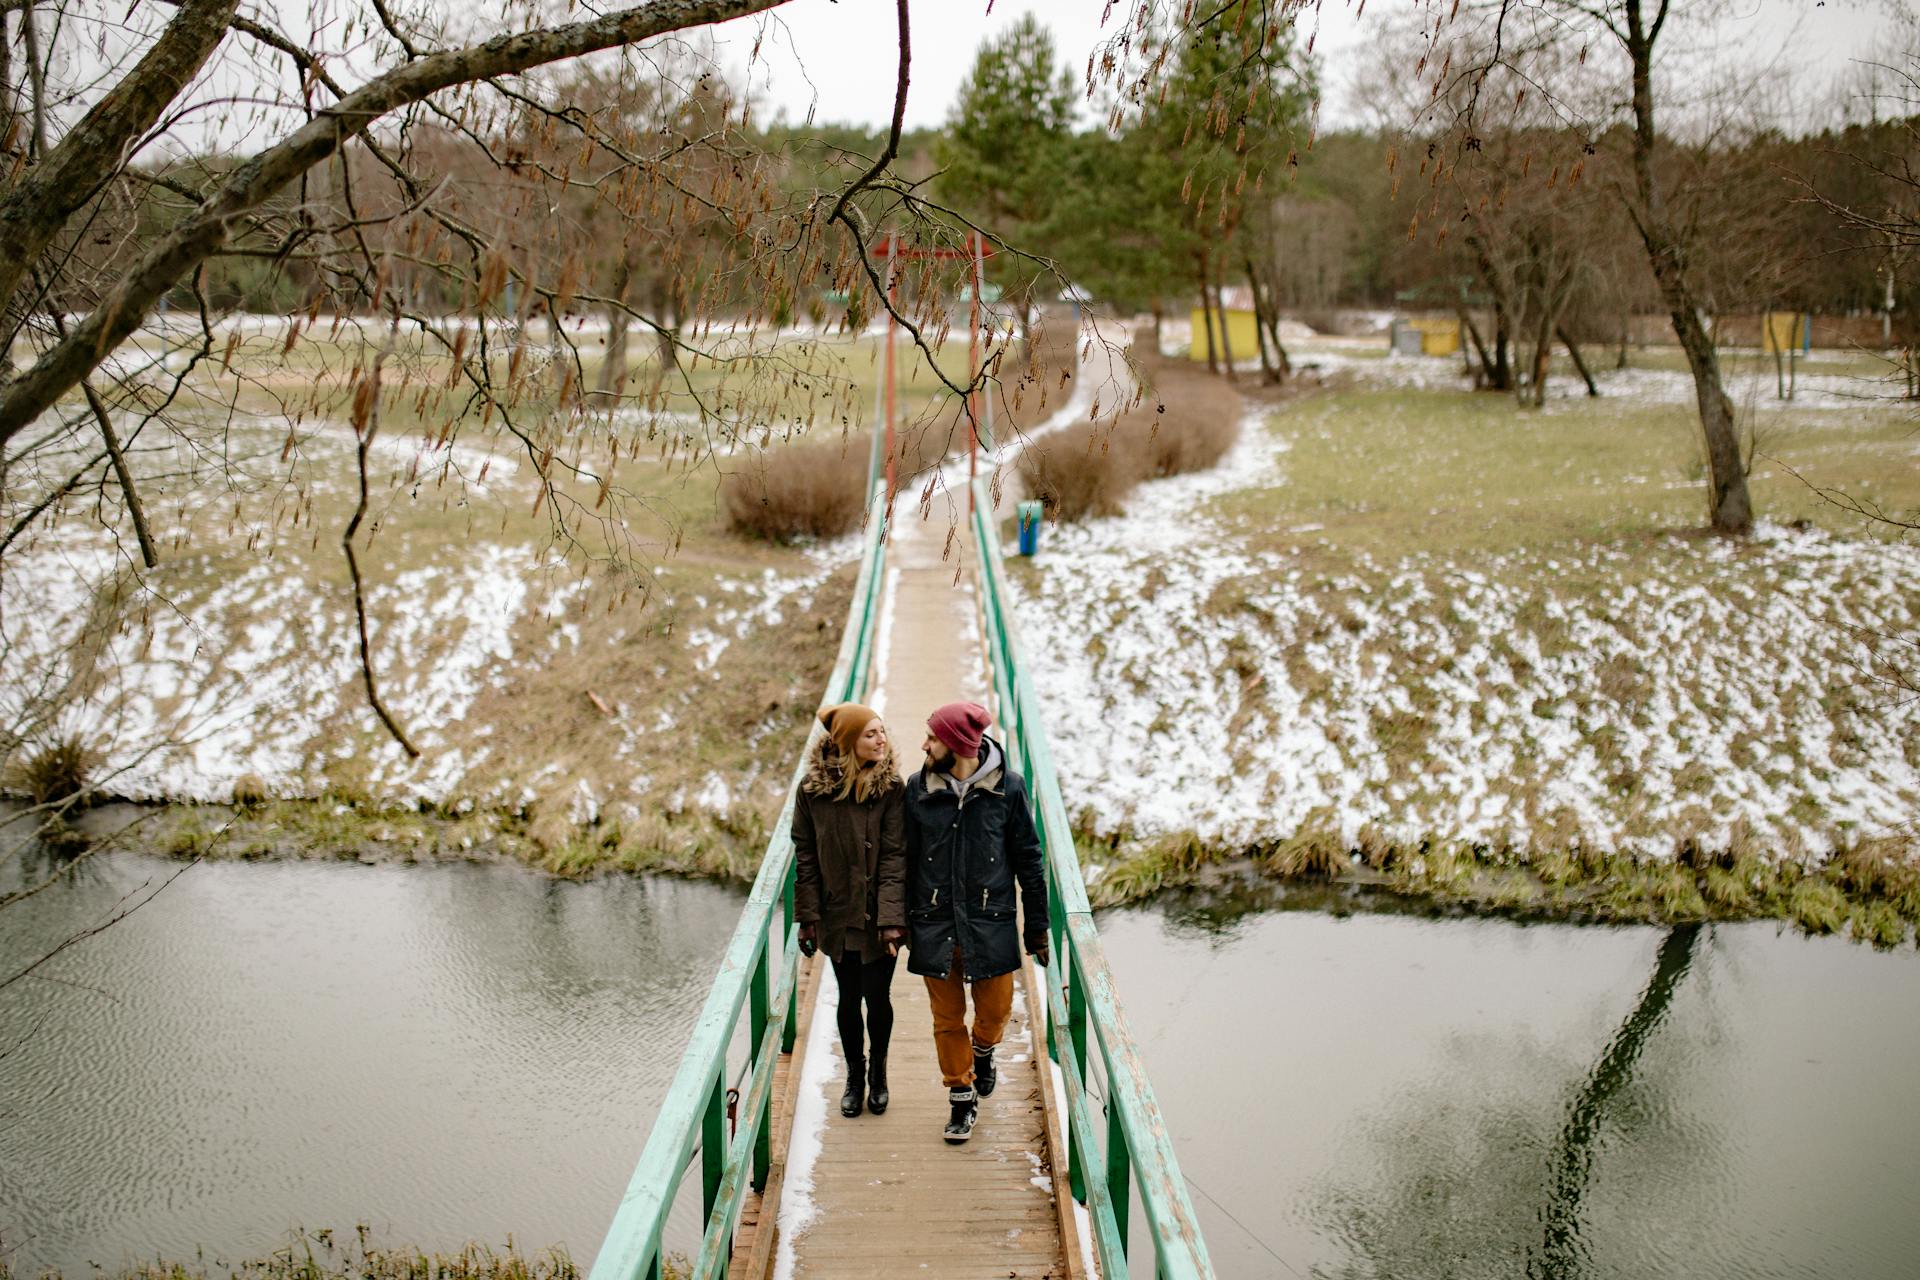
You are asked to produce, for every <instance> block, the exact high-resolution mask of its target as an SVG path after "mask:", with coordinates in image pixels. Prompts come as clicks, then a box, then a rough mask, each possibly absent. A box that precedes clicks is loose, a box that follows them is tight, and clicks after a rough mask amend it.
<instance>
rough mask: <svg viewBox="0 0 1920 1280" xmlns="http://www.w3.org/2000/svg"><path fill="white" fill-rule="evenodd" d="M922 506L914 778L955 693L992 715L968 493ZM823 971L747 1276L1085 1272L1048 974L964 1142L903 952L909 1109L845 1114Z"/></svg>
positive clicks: (906, 574)
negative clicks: (1066, 1191)
mask: <svg viewBox="0 0 1920 1280" xmlns="http://www.w3.org/2000/svg"><path fill="white" fill-rule="evenodd" d="M962 474H963V475H964V469H963V472H962ZM916 497H917V494H916V493H915V492H914V491H912V490H906V491H903V492H902V493H901V495H900V499H899V503H898V506H897V507H896V515H895V532H894V537H893V541H892V544H891V546H890V547H889V550H888V557H887V566H888V567H887V581H886V584H885V602H884V604H883V613H882V622H881V628H880V633H879V636H878V638H877V644H876V647H877V652H876V666H875V671H874V686H875V693H874V695H873V699H872V700H873V703H874V706H875V707H876V709H878V710H879V711H880V712H881V714H882V716H883V717H884V718H885V720H886V724H887V727H888V730H889V731H890V733H891V734H892V737H893V744H894V749H895V751H896V752H897V753H898V755H899V757H900V762H901V766H902V769H903V770H904V771H907V772H911V771H912V770H913V769H915V768H918V767H919V762H920V760H921V752H920V743H921V741H922V739H923V738H924V736H925V733H926V720H927V716H928V714H929V713H930V712H931V711H932V710H933V709H934V708H935V707H937V706H939V705H940V704H941V703H944V702H950V701H953V700H955V699H957V698H969V699H973V700H975V701H979V702H982V703H986V704H987V705H989V706H991V705H992V703H991V701H990V697H989V688H990V680H989V675H988V672H987V668H986V661H985V656H984V654H985V650H984V646H983V643H982V640H981V636H980V631H979V627H980V622H979V611H978V608H977V605H976V603H975V598H974V594H973V592H974V586H973V576H972V571H971V565H970V564H968V563H967V560H970V559H971V557H972V545H971V544H972V540H971V538H970V537H969V536H968V535H967V532H966V526H965V517H966V510H965V502H966V497H965V492H964V489H962V490H961V491H959V492H957V493H955V494H953V495H951V497H949V496H948V495H945V494H940V495H936V496H935V499H934V503H933V509H932V511H931V513H930V514H929V517H928V518H927V519H925V520H922V519H921V518H920V514H919V510H918V504H917V502H916V500H915V499H916ZM950 527H951V528H953V529H954V530H955V532H956V536H954V537H953V538H952V539H951V540H949V537H948V531H949V528H950ZM943 548H944V549H946V551H947V558H946V559H944V560H943V559H942V550H943ZM962 555H964V556H965V557H966V560H962V559H959V557H961V556H962ZM815 969H816V971H817V973H818V981H817V982H814V983H813V984H812V985H813V986H814V988H815V991H814V993H813V997H812V999H811V1001H810V1002H808V1003H810V1005H811V1007H806V1006H805V1005H803V1013H802V1016H803V1018H804V1019H805V1020H806V1021H805V1022H804V1023H803V1026H802V1030H801V1039H800V1040H799V1041H798V1042H797V1043H796V1045H795V1049H796V1052H795V1055H794V1056H795V1059H796V1060H798V1059H800V1058H801V1057H802V1055H803V1054H804V1055H806V1056H805V1060H804V1062H798V1063H797V1065H798V1066H799V1070H797V1071H790V1078H789V1080H787V1081H785V1082H783V1083H786V1084H787V1086H788V1088H786V1089H779V1088H777V1089H776V1097H777V1099H778V1100H777V1101H776V1103H775V1107H776V1113H777V1114H776V1117H775V1152H774V1173H773V1178H772V1180H771V1181H770V1182H769V1185H768V1188H767V1191H768V1200H769V1203H772V1202H773V1201H776V1200H777V1201H778V1203H779V1210H778V1213H777V1215H776V1214H773V1213H768V1212H767V1211H766V1209H765V1208H764V1207H763V1206H761V1205H758V1204H749V1205H748V1207H747V1214H746V1216H745V1218H744V1219H743V1223H742V1228H741V1231H740V1233H739V1236H738V1239H737V1244H736V1251H735V1254H734V1265H733V1267H732V1268H731V1274H732V1275H733V1276H734V1277H735V1280H762V1277H765V1276H767V1275H769V1274H773V1275H778V1276H781V1277H788V1276H791V1277H795V1278H800V1277H818V1278H820V1280H843V1278H846V1280H857V1278H858V1277H868V1276H872V1277H881V1276H885V1277H901V1276H912V1277H928V1278H929V1280H943V1278H952V1280H975V1278H979V1280H985V1278H986V1277H1017V1278H1019V1280H1027V1278H1028V1277H1034V1278H1038V1277H1079V1276H1084V1275H1086V1268H1085V1265H1084V1263H1083V1262H1082V1250H1081V1249H1080V1247H1079V1243H1078V1241H1077V1239H1075V1234H1076V1233H1075V1218H1074V1215H1073V1213H1072V1212H1071V1211H1070V1210H1069V1211H1065V1212H1063V1210H1062V1207H1061V1205H1060V1204H1059V1203H1057V1201H1056V1199H1055V1196H1054V1191H1053V1188H1054V1185H1055V1180H1054V1176H1053V1171H1054V1165H1055V1161H1056V1159H1060V1160H1064V1148H1063V1146H1062V1145H1061V1140H1060V1136H1059V1135H1060V1133H1061V1132H1062V1123H1061V1119H1060V1118H1059V1117H1058V1116H1056V1115H1054V1114H1053V1100H1052V1096H1051V1091H1050V1089H1049V1088H1048V1087H1047V1082H1046V1076H1045V1074H1044V1072H1045V1070H1046V1058H1045V1052H1044V1049H1043V1048H1042V1047H1041V1045H1042V1037H1041V1034H1040V1029H1039V1028H1037V1027H1034V1026H1031V1025H1030V1024H1029V1017H1030V1013H1031V1011H1034V1010H1038V1009H1040V1008H1041V1007H1042V1006H1041V1004H1040V1002H1039V999H1038V987H1037V985H1036V984H1037V976H1036V975H1035V974H1034V972H1033V967H1032V965H1031V964H1029V965H1028V966H1027V969H1028V972H1027V974H1026V975H1025V977H1026V979H1027V982H1026V984H1025V991H1024V992H1023V993H1022V994H1023V995H1025V996H1027V997H1028V998H1016V999H1015V1001H1014V1016H1013V1020H1012V1022H1011V1024H1010V1025H1009V1027H1008V1029H1007V1035H1006V1039H1005V1040H1004V1042H1003V1043H1002V1045H1001V1048H1000V1051H999V1063H1000V1083H999V1087H998V1088H997V1089H996V1090H995V1091H994V1093H993V1096H992V1097H990V1098H983V1099H981V1100H980V1118H979V1122H978V1124H977V1125H976V1127H975V1129H974V1133H973V1138H972V1139H971V1140H970V1141H969V1142H967V1143H965V1144H964V1145H960V1146H949V1145H948V1144H947V1143H946V1141H945V1140H944V1138H943V1137H942V1135H941V1128H942V1126H943V1125H944V1124H945V1123H946V1120H947V1113H948V1108H947V1098H946V1089H945V1087H944V1086H943V1085H942V1084H941V1081H940V1071H939V1068H938V1066H937V1064H936V1063H935V1060H934V1052H933V1036H932V1026H933V1020H932V1014H931V1011H930V1009H929V1006H928V1003H927V995H926V986H925V983H924V981H923V980H922V979H921V978H919V977H917V976H915V975H913V974H910V973H908V972H907V968H906V962H905V957H904V956H903V957H902V961H901V964H900V968H899V970H898V972H897V973H896V975H895V977H894V983H893V1003H894V1032H893V1043H892V1048H891V1056H890V1066H889V1071H888V1075H889V1084H890V1086H891V1091H892V1095H893V1101H892V1105H891V1106H890V1107H889V1108H888V1110H887V1113H886V1114H885V1115H883V1116H874V1115H871V1114H862V1115H860V1116H859V1117H857V1118H854V1119H848V1118H846V1117H844V1116H842V1115H841V1114H840V1107H839V1098H840V1091H841V1088H842V1086H843V1084H844V1082H845V1079H846V1074H845V1072H846V1067H845V1063H844V1061H843V1059H842V1057H841V1053H840V1045H839V1036H838V1033H837V1032H836V1031H835V1028H834V1012H835V1009H836V1007H837V1000H836V993H835V991H834V989H833V979H832V974H831V972H830V971H829V970H828V969H827V968H826V966H825V965H824V964H820V963H819V962H815ZM791 1077H797V1079H794V1078H791ZM789 1090H790V1092H789ZM1060 1181H1061V1183H1062V1185H1064V1177H1063V1178H1062V1179H1061V1180H1060ZM769 1219H776V1220H777V1228H778V1229H777V1232H769V1231H768V1230H767V1228H768V1227H770V1226H774V1225H776V1224H775V1222H770V1221H768V1220H769ZM789 1237H790V1238H789Z"/></svg>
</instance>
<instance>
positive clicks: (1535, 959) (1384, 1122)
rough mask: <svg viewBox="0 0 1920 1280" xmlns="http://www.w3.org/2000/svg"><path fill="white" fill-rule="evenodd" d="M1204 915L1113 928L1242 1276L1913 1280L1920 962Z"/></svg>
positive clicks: (1129, 985) (1230, 1258)
mask: <svg viewBox="0 0 1920 1280" xmlns="http://www.w3.org/2000/svg"><path fill="white" fill-rule="evenodd" d="M1199 896H1200V895H1192V896H1190V897H1189V899H1188V900H1187V901H1184V902H1181V903H1179V904H1177V905H1176V906H1175V907H1174V908H1173V909H1171V910H1169V911H1167V912H1165V913H1162V912H1160V911H1156V910H1132V911H1118V912H1109V913H1104V914H1103V915H1102V918H1101V927H1102V931H1103V933H1105V935H1106V938H1107V951H1108V955H1109V957H1110V958H1111V960H1112V962H1113V964H1114V966H1115V969H1116V971H1117V978H1118V983H1119V987H1120V990H1121V991H1122V992H1123V993H1124V995H1125V998H1126V1002H1127V1009H1128V1013H1129V1017H1130V1019H1131V1021H1132V1024H1133V1027H1134V1030H1135V1033H1136V1035H1138V1036H1139V1037H1140V1038H1141V1039H1142V1041H1143V1042H1144V1045H1145V1054H1146V1058H1147V1062H1148V1066H1149V1068H1150V1070H1151V1072H1152V1078H1153V1080H1154V1084H1155V1087H1156V1090H1157V1091H1158V1093H1159V1095H1160V1098H1161V1102H1162V1105H1163V1107H1164V1109H1165V1111H1166V1114H1167V1117H1168V1123H1169V1125H1170V1128H1171V1130H1172V1135H1173V1137H1174V1140H1175V1144H1176V1147H1177V1149H1178V1151H1179V1153H1180V1157H1181V1161H1182V1165H1183V1168H1184V1171H1185V1172H1186V1173H1187V1174H1188V1175H1189V1178H1190V1181H1191V1182H1192V1183H1193V1190H1194V1199H1195V1203H1196V1206H1197V1208H1198V1211H1199V1213H1200V1216H1201V1219H1202V1222H1203V1224H1204V1226H1205V1228H1206V1231H1207V1239H1208V1246H1209V1249H1210V1250H1211V1251H1212V1253H1213V1256H1214V1259H1215V1263H1216V1265H1217V1267H1218V1269H1219V1271H1220V1274H1222V1275H1223V1276H1276V1275H1278V1276H1286V1275H1290V1274H1301V1275H1306V1274H1313V1275H1320V1276H1341V1277H1363V1276H1364V1277H1396V1278H1413V1280H1418V1278H1420V1277H1429V1276H1432V1277H1450V1278H1451V1277H1460V1278H1468V1277H1514V1276H1522V1275H1525V1276H1537V1277H1560V1276H1590V1277H1643V1276H1644V1277H1650V1278H1651V1277H1664V1276H1675V1275H1687V1276H1707V1277H1729V1278H1730V1277H1747V1276H1774V1275H1779V1276H1788V1275H1809V1274H1845V1275H1849V1276H1885V1277H1895V1276H1905V1275H1909V1274H1911V1259H1912V1257H1914V1256H1916V1255H1920V1215H1915V1214H1913V1213H1912V1212H1911V1208H1912V1195H1911V1191H1910V1188H1911V1187H1912V1186H1914V1185H1916V1179H1920V1117H1916V1116H1915V1115H1914V1113H1913V1112H1912V1110H1911V1108H1910V1107H1909V1106H1908V1104H1907V1102H1906V1099H1907V1097H1908V1094H1909V1090H1910V1071H1909V1068H1908V1066H1907V1064H1909V1063H1910V1062H1911V1061H1912V1059H1913V1056H1914V1055H1915V1054H1916V1053H1920V1025H1916V1020H1915V1019H1914V1018H1913V1016H1912V1013H1913V1010H1914V1009H1915V1008H1916V1007H1920V957H1916V956H1914V955H1913V954H1912V953H1911V952H1902V953H1897V954H1893V955H1886V954H1876V953H1874V952H1872V951H1870V950H1868V949H1866V948H1863V947H1856V946H1853V945H1851V944H1849V943H1846V942H1842V941H1838V940H1835V939H1807V938H1803V937H1799V936H1797V935H1794V934H1790V933H1782V932H1780V931H1778V930H1776V929H1775V928H1774V927H1773V926H1771V925H1737V926H1728V925H1719V926H1714V927H1712V928H1711V929H1706V928H1701V927H1696V926H1687V927H1683V928H1678V929H1668V930H1654V929H1646V928H1594V927H1585V928H1576V927H1568V926H1561V925H1520V924H1516V923H1509V922H1501V921H1486V920H1477V921H1476V920H1427V919H1419V918H1406V917H1400V918H1389V917H1382V916H1379V915H1374V914H1367V915H1355V916H1352V917H1350V918H1345V919H1341V918H1335V917H1330V916H1327V915H1325V914H1319V913H1307V912H1267V913H1258V912H1256V913H1244V912H1236V911H1233V910H1227V911H1217V910H1195V909H1194V906H1195V901H1194V899H1195V898H1197V897H1199ZM1242 901H1244V899H1242ZM1230 905H1233V904H1230ZM1229 1029H1230V1030H1229Z"/></svg>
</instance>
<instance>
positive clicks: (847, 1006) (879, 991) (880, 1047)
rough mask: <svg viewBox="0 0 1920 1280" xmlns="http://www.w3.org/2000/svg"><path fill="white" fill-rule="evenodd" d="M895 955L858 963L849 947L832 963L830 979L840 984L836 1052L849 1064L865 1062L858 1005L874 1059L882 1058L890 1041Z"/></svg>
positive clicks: (856, 953) (858, 954)
mask: <svg viewBox="0 0 1920 1280" xmlns="http://www.w3.org/2000/svg"><path fill="white" fill-rule="evenodd" d="M897 959H898V958H897V957H895V956H885V955H883V956H881V957H880V958H879V959H877V960H862V959H861V958H860V953H859V952H857V951H854V950H853V949H851V948H849V949H848V950H846V951H845V952H842V953H841V956H840V958H839V959H838V960H835V961H834V962H833V976H834V979H835V980H836V981H837V982H838V983H839V984H840V1012H839V1021H840V1051H841V1052H842V1053H844V1054H845V1055H846V1057H847V1061H848V1062H849V1063H853V1062H863V1061H865V1055H864V1054H862V1053H861V1051H860V1032H861V1025H860V1002H861V1001H862V1000H865V1001H866V1002H867V1017H866V1028H865V1030H866V1033H867V1039H868V1040H869V1041H871V1042H872V1045H873V1052H874V1054H875V1055H876V1056H879V1057H885V1056H886V1052H887V1042H888V1041H889V1040H891V1039H892V1038H893V996H892V993H891V988H892V986H893V966H894V964H895V963H896V962H897Z"/></svg>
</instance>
